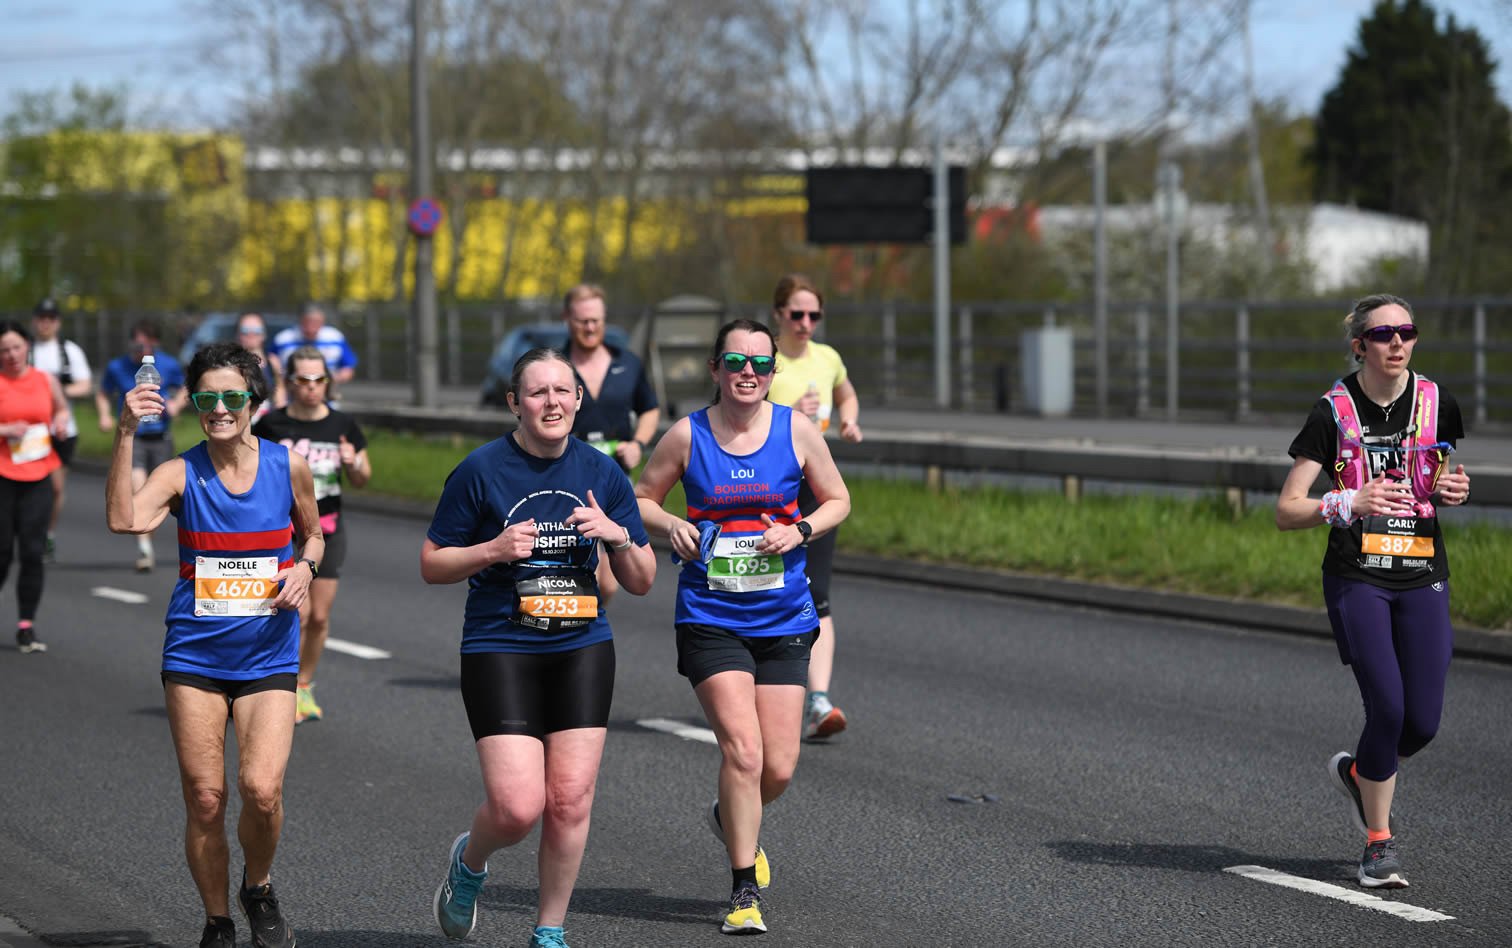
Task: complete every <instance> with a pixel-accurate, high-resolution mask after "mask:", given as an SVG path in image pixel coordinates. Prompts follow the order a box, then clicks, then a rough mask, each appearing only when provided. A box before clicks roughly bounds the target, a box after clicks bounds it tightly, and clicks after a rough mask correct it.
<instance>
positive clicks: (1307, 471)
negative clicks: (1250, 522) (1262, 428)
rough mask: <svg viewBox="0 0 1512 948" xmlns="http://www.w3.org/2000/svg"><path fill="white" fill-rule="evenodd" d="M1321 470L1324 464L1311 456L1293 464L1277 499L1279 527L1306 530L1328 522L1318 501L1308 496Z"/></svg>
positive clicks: (1297, 460) (1277, 521) (1277, 526)
mask: <svg viewBox="0 0 1512 948" xmlns="http://www.w3.org/2000/svg"><path fill="white" fill-rule="evenodd" d="M1321 470H1323V465H1321V464H1319V463H1318V462H1317V461H1314V460H1312V459H1310V458H1297V459H1296V461H1295V462H1294V463H1293V464H1292V469H1291V473H1290V474H1288V475H1286V483H1284V484H1282V485H1281V496H1280V497H1279V498H1278V499H1277V500H1276V528H1277V529H1279V530H1306V529H1307V528H1309V527H1317V526H1322V525H1323V524H1324V523H1326V522H1327V521H1325V520H1324V519H1323V517H1322V515H1321V514H1319V512H1318V501H1317V500H1314V499H1313V498H1310V497H1308V496H1307V492H1308V491H1309V490H1311V489H1312V485H1313V481H1315V480H1317V478H1318V472H1319V471H1321Z"/></svg>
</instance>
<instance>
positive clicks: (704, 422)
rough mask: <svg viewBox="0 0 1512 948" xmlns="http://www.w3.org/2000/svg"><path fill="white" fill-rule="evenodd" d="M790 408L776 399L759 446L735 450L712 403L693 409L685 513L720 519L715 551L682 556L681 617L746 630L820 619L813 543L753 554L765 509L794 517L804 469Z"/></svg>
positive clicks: (796, 626)
mask: <svg viewBox="0 0 1512 948" xmlns="http://www.w3.org/2000/svg"><path fill="white" fill-rule="evenodd" d="M792 416H793V411H792V409H790V408H787V407H785V406H783V405H773V406H772V427H771V429H770V430H769V431H768V432H767V438H766V442H765V443H764V444H762V446H761V449H760V450H758V451H756V452H755V453H754V454H730V453H729V452H727V451H725V449H724V448H721V447H720V446H719V442H718V441H717V440H716V439H715V437H714V432H713V431H712V430H711V429H710V428H709V413H708V409H701V410H699V411H696V412H694V413H693V414H691V415H689V416H688V421H689V424H690V426H691V430H692V435H693V438H692V443H691V444H690V445H689V448H688V470H687V471H686V472H685V473H684V474H683V477H682V484H683V490H684V492H685V493H686V494H687V502H688V520H689V522H691V523H693V524H694V525H697V524H698V523H700V522H702V521H705V520H710V521H713V522H715V523H717V524H719V526H720V534H719V539H718V540H716V541H715V544H714V559H713V560H712V561H711V562H710V563H709V564H708V565H707V566H706V565H705V564H704V563H703V562H701V561H700V560H698V559H696V558H695V559H694V560H692V561H690V562H686V563H684V564H683V567H682V572H681V573H680V574H679V575H678V579H677V618H676V621H677V622H696V623H700V624H702V625H711V626H714V627H715V628H719V629H724V630H726V631H729V632H734V633H735V634H736V635H742V636H771V635H803V634H805V633H807V632H812V631H813V630H814V629H815V628H816V627H817V626H818V625H819V618H818V615H817V614H816V613H815V612H814V601H813V599H812V598H811V597H810V596H809V589H808V577H807V576H805V575H804V565H805V564H806V563H807V561H808V551H807V550H806V549H805V548H804V547H802V546H799V547H795V548H794V549H792V550H789V551H788V552H786V553H784V554H782V555H781V556H767V557H763V556H755V555H753V554H752V548H753V547H754V546H755V544H756V543H757V542H758V541H760V539H761V535H762V534H763V533H765V532H766V529H767V528H766V524H764V523H762V522H761V515H762V514H767V515H769V516H770V517H771V518H772V519H773V520H775V521H776V522H777V523H797V522H798V520H799V519H800V516H799V513H798V483H799V481H801V480H802V479H803V470H802V469H801V468H800V467H799V466H798V456H797V455H796V454H794V453H793V438H792V430H793V417H792Z"/></svg>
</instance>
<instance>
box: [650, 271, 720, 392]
mask: <svg viewBox="0 0 1512 948" xmlns="http://www.w3.org/2000/svg"><path fill="white" fill-rule="evenodd" d="M724 318H725V309H724V304H723V303H720V302H719V301H718V300H712V299H709V298H707V297H703V296H687V295H685V296H674V297H672V298H671V299H666V300H662V301H661V302H660V303H657V304H656V306H655V307H654V308H653V310H652V313H651V339H650V345H649V346H648V347H647V348H648V351H647V355H648V356H649V360H648V363H649V364H648V368H649V369H650V371H651V384H652V385H653V386H655V388H656V400H657V401H658V402H659V403H660V404H661V408H662V413H663V416H664V417H665V418H667V419H669V420H670V419H674V418H678V417H681V416H683V415H686V414H688V413H690V412H693V411H697V410H698V409H700V408H702V407H704V406H705V405H707V404H709V400H710V399H711V398H713V397H714V379H713V377H712V376H711V375H710V374H709V349H710V348H711V347H712V346H713V345H714V337H715V336H717V335H718V334H719V327H720V325H721V324H722V323H723V322H724Z"/></svg>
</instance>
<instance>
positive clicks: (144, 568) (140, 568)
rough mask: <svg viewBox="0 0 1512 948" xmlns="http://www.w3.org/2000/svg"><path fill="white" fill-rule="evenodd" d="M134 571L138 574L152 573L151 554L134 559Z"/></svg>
mask: <svg viewBox="0 0 1512 948" xmlns="http://www.w3.org/2000/svg"><path fill="white" fill-rule="evenodd" d="M136 571H137V572H138V573H150V572H152V554H151V553H143V554H142V555H141V556H139V557H137V558H136Z"/></svg>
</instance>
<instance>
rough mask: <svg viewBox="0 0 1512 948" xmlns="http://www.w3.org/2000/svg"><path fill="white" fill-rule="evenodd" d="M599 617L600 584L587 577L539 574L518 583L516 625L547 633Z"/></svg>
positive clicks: (512, 616)
mask: <svg viewBox="0 0 1512 948" xmlns="http://www.w3.org/2000/svg"><path fill="white" fill-rule="evenodd" d="M596 618H598V587H597V585H596V584H595V583H594V582H593V581H591V580H590V579H589V578H588V577H587V576H537V577H535V578H534V579H522V580H520V581H519V582H517V583H515V611H514V614H513V615H511V616H510V617H509V619H510V621H511V622H514V623H515V624H516V625H523V626H525V627H526V628H529V629H540V630H542V631H544V632H565V631H567V630H568V629H580V628H582V627H583V626H585V625H587V624H588V623H590V622H592V621H593V620H594V619H596Z"/></svg>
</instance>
